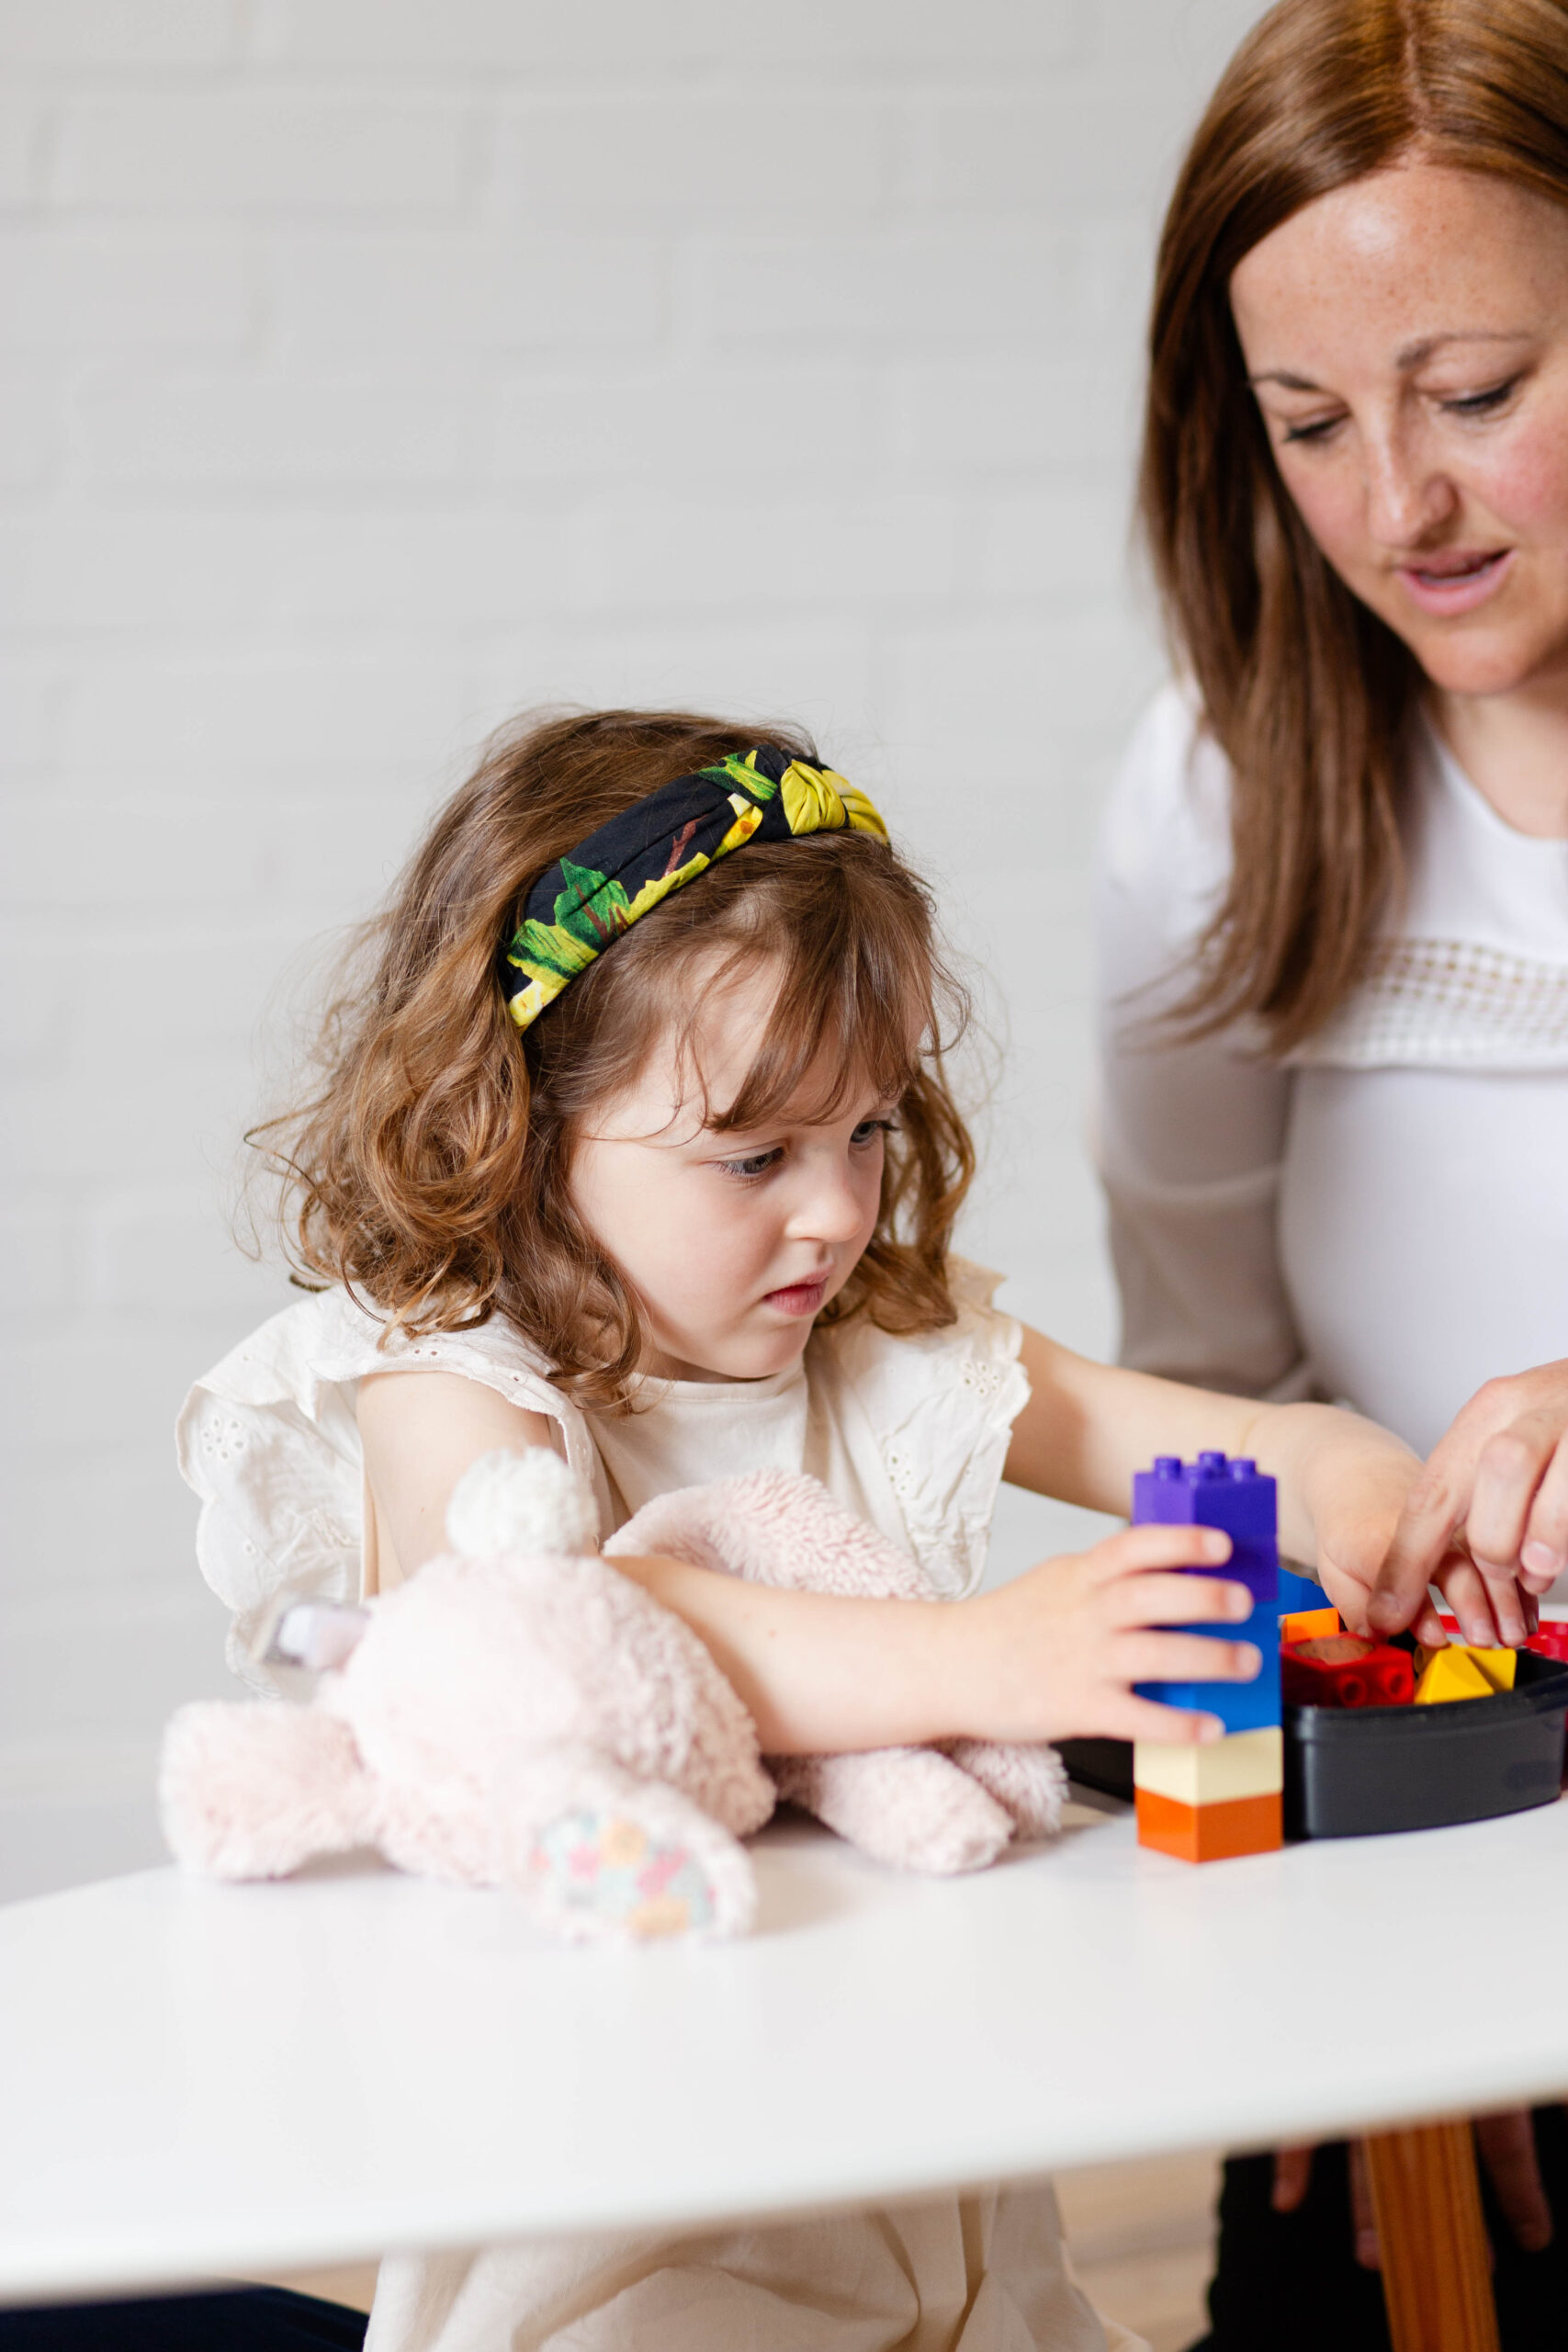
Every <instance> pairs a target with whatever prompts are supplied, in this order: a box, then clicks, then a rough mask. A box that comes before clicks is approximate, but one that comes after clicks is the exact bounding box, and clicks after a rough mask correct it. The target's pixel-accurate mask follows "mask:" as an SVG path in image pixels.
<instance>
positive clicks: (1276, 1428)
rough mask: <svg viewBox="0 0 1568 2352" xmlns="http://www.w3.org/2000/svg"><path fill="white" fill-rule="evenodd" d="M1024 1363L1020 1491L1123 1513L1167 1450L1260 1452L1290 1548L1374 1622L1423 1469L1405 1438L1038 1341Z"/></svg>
mask: <svg viewBox="0 0 1568 2352" xmlns="http://www.w3.org/2000/svg"><path fill="white" fill-rule="evenodd" d="M1022 1361H1023V1365H1024V1369H1025V1371H1026V1372H1027V1373H1028V1374H1029V1380H1030V1388H1031V1395H1030V1399H1029V1402H1028V1404H1027V1405H1026V1406H1025V1407H1024V1408H1023V1410H1022V1411H1021V1413H1020V1415H1019V1417H1018V1419H1017V1420H1016V1421H1015V1422H1014V1424H1013V1433H1012V1443H1011V1446H1010V1449H1009V1453H1008V1460H1007V1470H1006V1476H1007V1477H1008V1479H1009V1480H1010V1483H1011V1484H1012V1485H1014V1486H1019V1487H1030V1488H1031V1489H1032V1491H1033V1492H1035V1493H1036V1494H1048V1495H1057V1496H1060V1497H1061V1498H1062V1499H1063V1500H1064V1501H1066V1502H1075V1503H1084V1504H1087V1505H1088V1506H1089V1508H1090V1509H1091V1510H1107V1511H1115V1512H1117V1513H1119V1514H1121V1513H1125V1512H1126V1510H1128V1508H1129V1502H1130V1498H1131V1490H1132V1483H1133V1474H1134V1471H1136V1470H1140V1469H1146V1468H1147V1466H1148V1464H1150V1463H1151V1462H1152V1461H1153V1460H1154V1458H1155V1456H1156V1454H1158V1453H1179V1454H1183V1455H1186V1456H1188V1457H1189V1458H1190V1457H1191V1456H1192V1455H1194V1454H1197V1453H1201V1452H1203V1451H1205V1450H1207V1449H1213V1450H1214V1451H1217V1452H1219V1453H1229V1454H1238V1453H1239V1454H1248V1455H1251V1456H1252V1458H1253V1459H1254V1460H1255V1461H1256V1462H1257V1464H1258V1468H1259V1469H1260V1470H1263V1471H1266V1472H1268V1473H1269V1474H1270V1475H1272V1476H1274V1477H1275V1478H1277V1479H1278V1481H1279V1487H1280V1548H1281V1550H1282V1551H1283V1552H1284V1553H1285V1554H1286V1555H1287V1556H1288V1557H1289V1558H1292V1559H1296V1560H1304V1561H1307V1562H1309V1563H1312V1564H1314V1565H1315V1566H1317V1567H1318V1569H1319V1570H1320V1572H1321V1573H1322V1575H1323V1577H1324V1581H1325V1584H1326V1585H1327V1586H1328V1588H1329V1591H1330V1595H1331V1597H1332V1598H1333V1599H1334V1600H1336V1601H1337V1602H1338V1603H1339V1605H1340V1607H1341V1608H1343V1609H1344V1610H1345V1611H1346V1612H1347V1614H1348V1617H1349V1618H1350V1620H1351V1622H1353V1623H1358V1624H1364V1623H1365V1622H1366V1611H1367V1603H1368V1600H1370V1597H1371V1589H1372V1588H1373V1586H1374V1584H1375V1583H1376V1581H1377V1577H1378V1572H1379V1570H1380V1568H1381V1567H1382V1562H1383V1558H1384V1556H1385V1555H1386V1553H1387V1551H1388V1547H1389V1544H1391V1542H1392V1541H1393V1532H1394V1529H1395V1527H1396V1526H1397V1525H1398V1523H1399V1520H1400V1514H1401V1512H1402V1510H1404V1503H1405V1498H1406V1497H1407V1495H1408V1494H1409V1491H1410V1488H1411V1486H1412V1484H1413V1483H1414V1481H1415V1480H1416V1477H1417V1476H1418V1475H1419V1472H1420V1467H1421V1465H1420V1463H1419V1461H1418V1460H1417V1458H1416V1455H1415V1454H1414V1453H1411V1452H1410V1450H1409V1448H1408V1447H1407V1446H1405V1445H1404V1444H1402V1443H1401V1442H1400V1441H1399V1439H1398V1438H1395V1437H1392V1436H1391V1435H1390V1434H1389V1432H1388V1431H1387V1430H1382V1429H1380V1428H1379V1427H1378V1426H1377V1424H1376V1423H1375V1422H1373V1421H1367V1420H1363V1419H1361V1417H1360V1415H1359V1414H1358V1413H1351V1412H1347V1411H1346V1410H1344V1409H1343V1408H1341V1407H1339V1406H1337V1405H1265V1404H1259V1403H1258V1401H1257V1400H1256V1399H1255V1398H1252V1397H1222V1396H1218V1395H1216V1394H1214V1393H1213V1391H1211V1390H1208V1389H1203V1388H1187V1387H1184V1386H1182V1385H1181V1384H1180V1383H1179V1382H1178V1381H1174V1380H1156V1378H1154V1376H1153V1375H1152V1374H1148V1373H1143V1372H1127V1371H1122V1370H1120V1369H1118V1368H1116V1367H1115V1366H1112V1365H1107V1364H1100V1363H1092V1362H1091V1361H1090V1360H1089V1358H1088V1357H1086V1356H1078V1355H1074V1354H1073V1353H1072V1351H1071V1350H1070V1349H1067V1348H1062V1347H1058V1346H1057V1345H1056V1343H1055V1340H1048V1339H1046V1338H1045V1337H1044V1336H1043V1333H1041V1332H1039V1331H1031V1330H1027V1329H1026V1330H1025V1332H1024V1336H1023V1353H1022ZM1432 1627H1433V1628H1434V1629H1435V1627H1436V1614H1435V1612H1432Z"/></svg>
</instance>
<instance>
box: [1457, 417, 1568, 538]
mask: <svg viewBox="0 0 1568 2352" xmlns="http://www.w3.org/2000/svg"><path fill="white" fill-rule="evenodd" d="M1477 488H1478V489H1479V490H1480V491H1481V492H1482V495H1483V497H1484V499H1485V500H1486V503H1487V504H1488V505H1489V506H1490V507H1491V509H1492V512H1493V513H1494V514H1495V515H1496V516H1497V519H1498V521H1499V522H1502V523H1507V524H1510V525H1512V526H1513V527H1514V528H1515V529H1517V530H1519V531H1532V532H1536V533H1542V534H1546V535H1550V536H1552V537H1563V538H1568V447H1560V446H1557V445H1556V444H1555V443H1549V442H1544V441H1543V442H1537V443H1535V444H1533V445H1527V446H1526V447H1520V448H1517V449H1516V450H1514V451H1513V452H1511V454H1510V455H1509V456H1508V457H1507V458H1499V460H1498V461H1497V463H1496V464H1495V465H1493V466H1489V467H1488V468H1487V469H1486V472H1485V475H1484V476H1483V479H1482V481H1480V482H1479V483H1478V484H1477Z"/></svg>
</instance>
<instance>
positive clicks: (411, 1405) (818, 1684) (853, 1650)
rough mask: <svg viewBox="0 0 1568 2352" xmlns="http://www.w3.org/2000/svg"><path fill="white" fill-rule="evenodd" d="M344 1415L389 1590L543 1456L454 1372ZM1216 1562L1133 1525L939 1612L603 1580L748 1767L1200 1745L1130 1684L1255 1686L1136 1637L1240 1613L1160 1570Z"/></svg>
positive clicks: (542, 1435)
mask: <svg viewBox="0 0 1568 2352" xmlns="http://www.w3.org/2000/svg"><path fill="white" fill-rule="evenodd" d="M357 1412H358V1418H359V1429H360V1436H361V1439H362V1442H363V1444H364V1448H365V1465H366V1475H367V1478H368V1480H369V1484H370V1491H371V1495H372V1497H373V1498H374V1501H375V1506H376V1510H377V1513H378V1518H379V1520H380V1521H381V1523H382V1525H383V1526H384V1527H385V1529H386V1531H387V1533H388V1536H389V1543H390V1545H391V1547H392V1549H393V1550H394V1551H395V1553H396V1555H397V1559H398V1563H399V1565H400V1568H401V1570H402V1572H403V1573H404V1574H405V1575H412V1574H413V1573H414V1572H415V1571H416V1570H417V1569H418V1568H420V1567H422V1566H423V1565H424V1563H425V1562H426V1561H427V1560H429V1559H431V1558H433V1557H434V1555H436V1554H437V1553H439V1552H441V1551H442V1550H444V1548H445V1533H444V1522H445V1518H446V1504H447V1501H448V1499H449V1498H450V1496H451V1492H452V1489H453V1487H455V1486H456V1485H457V1481H458V1479H459V1478H460V1477H461V1476H462V1475H463V1473H464V1471H465V1470H466V1469H468V1465H469V1464H471V1463H473V1462H476V1461H477V1460H478V1459H479V1456H480V1454H482V1453H490V1452H491V1451H492V1450H494V1449H495V1448H496V1447H498V1446H508V1447H512V1448H514V1449H522V1448H526V1447H528V1446H530V1445H536V1444H548V1443H549V1442H550V1424H549V1423H548V1421H547V1420H546V1419H544V1418H543V1417H542V1416H540V1415H537V1414H533V1413H525V1412H522V1411H520V1410H519V1409H518V1408H517V1407H515V1406H513V1405H509V1404H508V1403H507V1402H506V1400H505V1398H504V1397H499V1396H497V1395H495V1394H494V1392H493V1391H491V1390H490V1389H488V1388H485V1387H483V1386H481V1385H479V1384H478V1383H476V1382H473V1381H468V1380H464V1379H462V1378H460V1377H459V1376H458V1375H457V1374H455V1373H444V1372H428V1373H416V1372H398V1373H387V1374H378V1375H376V1376H375V1377H374V1378H373V1379H369V1380H366V1381H362V1382H361V1384H360V1388H359V1396H358V1403H357ZM1229 1551H1230V1545H1229V1543H1228V1540H1227V1539H1226V1538H1225V1537H1224V1536H1216V1535H1214V1534H1213V1532H1212V1531H1210V1530H1207V1529H1202V1528H1155V1527H1146V1528H1137V1529H1134V1530H1133V1531H1132V1532H1129V1533H1128V1534H1125V1535H1119V1536H1113V1537H1111V1539H1110V1541H1109V1542H1108V1543H1105V1544H1097V1545H1096V1546H1095V1547H1094V1549H1093V1550H1092V1551H1091V1552H1087V1553H1084V1554H1082V1555H1077V1556H1075V1557H1073V1558H1069V1559H1063V1560H1052V1561H1047V1562H1045V1563H1044V1564H1043V1566H1040V1567H1038V1568H1034V1569H1032V1570H1031V1571H1030V1573H1029V1575H1027V1576H1025V1577H1019V1578H1018V1579H1017V1580H1016V1581H1015V1582H1014V1583H1012V1584H1010V1585H1009V1586H1007V1587H1006V1588H1004V1589H1003V1590H1002V1591H1000V1592H997V1593H990V1594H984V1595H982V1596H981V1597H980V1598H979V1599H977V1600H968V1601H960V1602H958V1603H956V1604H944V1603H940V1602H936V1601H919V1600H913V1601H899V1600H838V1599H835V1598H833V1597H831V1596H829V1595H828V1594H823V1593H812V1592H780V1591H775V1590H773V1589H771V1588H769V1587H767V1586H762V1585H751V1584H746V1583H743V1582H742V1581H741V1580H740V1579H739V1578H738V1577H728V1576H721V1575H717V1574H716V1573H714V1572H713V1571H712V1570H709V1569H705V1568H697V1567H693V1566H689V1565H688V1564H687V1563H685V1562H684V1561H681V1560H670V1559H660V1558H630V1557H626V1556H617V1557H616V1558H615V1561H614V1562H613V1564H612V1565H613V1566H615V1568H616V1569H617V1570H618V1571H619V1572H620V1574H622V1575H623V1576H626V1577H632V1578H633V1579H634V1580H635V1581H636V1582H637V1583H638V1584H640V1585H642V1587H643V1588H644V1589H645V1590H646V1591H648V1592H649V1594H651V1596H652V1597H653V1599H654V1600H658V1601H659V1602H660V1603H661V1604H662V1606H663V1607H665V1608H667V1609H670V1610H671V1611H673V1612H674V1613H675V1614H676V1615H677V1616H679V1617H681V1618H682V1619H684V1621H685V1623H687V1624H688V1625H690V1626H691V1628H692V1630H693V1632H694V1633H695V1634H697V1635H698V1637H699V1639H700V1640H702V1641H703V1642H704V1643H705V1645H706V1646H707V1648H708V1649H709V1650H710V1651H711V1652H712V1654H713V1657H714V1658H715V1660H716V1663H717V1665H718V1667H719V1668H720V1670H721V1672H723V1673H724V1674H725V1676H726V1677H727V1678H728V1680H729V1682H730V1683H731V1685H732V1686H733V1688H734V1689H735V1691H737V1692H738V1693H739V1697H740V1699H741V1700H742V1701H743V1702H744V1703H745V1705H746V1706H747V1707H748V1708H749V1710H750V1713H751V1715H752V1718H753V1720H754V1721H755V1723H756V1725H757V1731H758V1736H759V1738H760V1739H761V1744H762V1748H763V1752H764V1753H765V1754H767V1755H771V1756H787V1755H814V1754H818V1753H820V1752H822V1751H824V1750H832V1749H850V1748H869V1747H902V1746H905V1745H919V1744H920V1743H923V1742H925V1741H927V1740H932V1739H942V1738H961V1737H964V1736H968V1737H974V1738H991V1739H1032V1740H1039V1739H1058V1738H1066V1737H1068V1736H1071V1735H1072V1734H1074V1733H1103V1734H1105V1735H1107V1736H1120V1737H1122V1738H1129V1739H1131V1738H1146V1739H1168V1740H1196V1739H1201V1738H1203V1737H1205V1736H1215V1735H1217V1733H1218V1730H1219V1725H1218V1724H1216V1723H1214V1722H1213V1719H1212V1718H1211V1717H1208V1716H1201V1715H1196V1714H1192V1713H1183V1712H1179V1711H1178V1710H1175V1709H1172V1708H1167V1707H1161V1706H1157V1705H1156V1704H1154V1703H1153V1702H1150V1701H1148V1700H1144V1699H1136V1698H1134V1697H1133V1695H1132V1693H1131V1691H1130V1689H1129V1687H1128V1686H1129V1685H1130V1684H1131V1683H1133V1682H1134V1681H1143V1680H1156V1679H1171V1680H1177V1679H1181V1678H1182V1677H1192V1678H1196V1677H1198V1676H1200V1675H1202V1676H1206V1677H1212V1678H1214V1679H1227V1678H1235V1679H1247V1677H1249V1676H1250V1675H1252V1674H1254V1673H1256V1672H1257V1669H1258V1659H1257V1653H1256V1652H1255V1651H1253V1650H1251V1649H1249V1648H1248V1647H1247V1645H1245V1644H1232V1643H1224V1642H1215V1641H1214V1640H1213V1639H1210V1638H1204V1637H1202V1636H1198V1635H1193V1634H1168V1633H1161V1632H1152V1631H1149V1630H1148V1629H1149V1628H1150V1627H1156V1626H1158V1625H1159V1624H1160V1623H1162V1621H1163V1623H1167V1624H1170V1623H1196V1622H1198V1621H1200V1620H1212V1621H1213V1623H1214V1624H1215V1626H1216V1628H1223V1626H1224V1623H1226V1622H1227V1621H1229V1620H1233V1619H1235V1618H1236V1617H1238V1616H1244V1615H1245V1614H1246V1613H1247V1596H1246V1594H1245V1593H1244V1592H1243V1591H1242V1590H1241V1589H1240V1588H1239V1587H1238V1586H1235V1585H1231V1584H1227V1583H1224V1582H1223V1581H1221V1580H1220V1579H1218V1578H1217V1577H1205V1578H1204V1579H1202V1581H1201V1583H1200V1584H1197V1585H1194V1584H1190V1583H1189V1582H1187V1580H1186V1579H1184V1578H1183V1579H1179V1578H1178V1577H1176V1576H1175V1575H1173V1574H1171V1573H1169V1571H1170V1570H1172V1569H1174V1568H1177V1567H1180V1566H1209V1567H1210V1568H1217V1567H1218V1566H1221V1564H1222V1563H1223V1562H1224V1560H1225V1559H1226V1558H1227V1557H1228V1556H1229Z"/></svg>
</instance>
